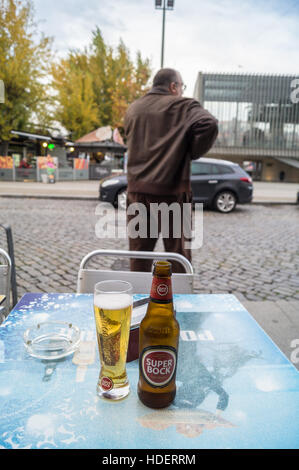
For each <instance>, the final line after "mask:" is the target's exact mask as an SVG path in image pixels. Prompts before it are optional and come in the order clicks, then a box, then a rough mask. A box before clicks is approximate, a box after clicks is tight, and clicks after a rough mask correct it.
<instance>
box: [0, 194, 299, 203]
mask: <svg viewBox="0 0 299 470" xmlns="http://www.w3.org/2000/svg"><path fill="white" fill-rule="evenodd" d="M0 198H11V199H13V198H15V199H62V200H70V201H71V200H75V201H99V198H98V197H95V196H62V195H61V196H60V195H57V196H49V195H42V194H36V195H32V194H30V195H28V194H0ZM249 204H252V205H260V206H265V205H271V206H276V205H285V206H297V205H298V206H299V203H298V202H296V201H294V202H290V201H252V202H250V203H249ZM249 204H241V205H242V206H243V205H249Z"/></svg>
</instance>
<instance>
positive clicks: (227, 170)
mask: <svg viewBox="0 0 299 470" xmlns="http://www.w3.org/2000/svg"><path fill="white" fill-rule="evenodd" d="M213 166H214V167H215V168H214V171H213V173H214V174H218V175H228V174H232V173H234V170H233V169H232V168H231V167H230V166H228V165H213Z"/></svg>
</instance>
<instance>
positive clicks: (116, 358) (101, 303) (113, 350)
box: [94, 281, 133, 400]
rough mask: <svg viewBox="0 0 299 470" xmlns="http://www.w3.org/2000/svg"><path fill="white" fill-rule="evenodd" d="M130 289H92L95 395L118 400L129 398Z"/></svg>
mask: <svg viewBox="0 0 299 470" xmlns="http://www.w3.org/2000/svg"><path fill="white" fill-rule="evenodd" d="M132 305H133V298H132V287H131V284H129V283H128V282H124V281H103V282H99V283H98V284H96V286H95V293H94V314H95V322H96V329H97V339H98V347H99V355H100V362H101V371H100V375H99V380H98V385H97V393H98V395H99V396H101V397H103V398H110V399H112V400H119V399H121V398H124V397H125V396H127V395H128V394H129V391H130V388H129V381H128V377H127V373H126V359H127V350H128V343H129V334H130V323H131V313H132Z"/></svg>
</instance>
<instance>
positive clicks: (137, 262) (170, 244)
mask: <svg viewBox="0 0 299 470" xmlns="http://www.w3.org/2000/svg"><path fill="white" fill-rule="evenodd" d="M163 202H164V203H166V204H167V205H171V204H172V203H173V202H177V203H179V205H180V209H181V214H182V213H183V204H184V203H191V194H186V193H183V194H179V195H176V196H155V195H151V194H144V193H133V192H130V193H128V196H127V207H129V205H130V204H132V203H142V204H143V205H144V206H145V207H146V215H145V218H144V219H143V220H141V224H144V225H145V224H146V227H144V230H146V237H145V238H143V237H140V236H138V237H137V238H132V237H131V236H130V230H128V234H129V235H128V236H129V248H130V250H131V251H154V248H155V245H156V243H157V240H158V238H157V237H151V236H150V225H151V223H152V222H153V220H154V221H155V223H156V226H157V229H158V234H160V233H161V227H162V230H163V223H162V224H161V212H160V211H159V212H158V220H157V219H156V218H155V217H153V212H152V211H151V209H150V204H153V203H156V204H161V203H163ZM134 217H136V214H134V215H127V222H128V223H129V222H130V221H131V220H132V219H134ZM141 224H139V225H141ZM138 228H139V229H140V227H138ZM137 230H138V229H137ZM164 235H165V234H164ZM162 237H163V243H164V247H165V251H169V252H174V253H179V254H181V255H183V256H185V257H186V258H187V259H188V260H189V261H190V262H191V250H190V249H189V248H188V249H187V248H185V246H184V245H185V241H187V240H189V237H188V238H185V235H184V230H183V217H181V224H180V236H179V237H178V234H177V233H174V230H173V212H172V211H171V210H170V211H169V234H167V237H165V236H163V231H162ZM130 268H131V271H146V272H147V271H151V268H152V260H146V259H135V258H132V259H131V260H130ZM172 271H173V272H178V273H180V272H184V268H183V267H182V265H180V264H179V263H177V262H175V261H173V262H172Z"/></svg>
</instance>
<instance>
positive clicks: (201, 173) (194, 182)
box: [191, 161, 218, 202]
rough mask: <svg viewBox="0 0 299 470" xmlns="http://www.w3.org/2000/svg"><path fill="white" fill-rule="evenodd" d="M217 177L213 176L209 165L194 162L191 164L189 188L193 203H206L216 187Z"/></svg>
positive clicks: (211, 167) (211, 166)
mask: <svg viewBox="0 0 299 470" xmlns="http://www.w3.org/2000/svg"><path fill="white" fill-rule="evenodd" d="M217 183H218V179H217V175H213V165H212V164H211V163H206V162H200V161H194V162H192V164H191V187H192V193H193V201H194V202H208V201H209V200H210V199H211V197H212V196H213V194H214V192H215V189H214V186H215V185H217Z"/></svg>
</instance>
